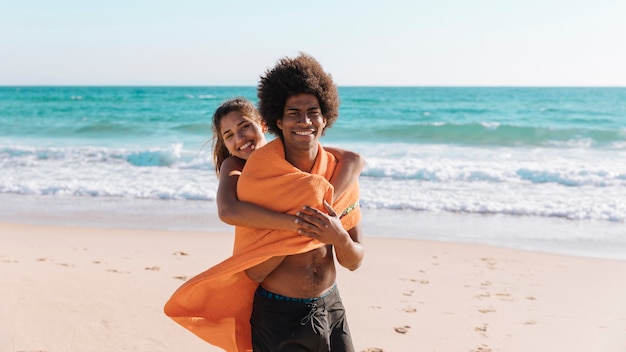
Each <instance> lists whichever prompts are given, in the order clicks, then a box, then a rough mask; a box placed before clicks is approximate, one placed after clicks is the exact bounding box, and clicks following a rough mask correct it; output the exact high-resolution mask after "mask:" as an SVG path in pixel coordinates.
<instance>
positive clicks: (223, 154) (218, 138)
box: [213, 97, 263, 176]
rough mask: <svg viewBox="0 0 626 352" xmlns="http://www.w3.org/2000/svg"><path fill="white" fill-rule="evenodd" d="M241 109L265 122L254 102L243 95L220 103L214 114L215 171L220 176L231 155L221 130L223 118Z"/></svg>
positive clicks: (253, 117) (243, 112)
mask: <svg viewBox="0 0 626 352" xmlns="http://www.w3.org/2000/svg"><path fill="white" fill-rule="evenodd" d="M234 111H239V112H241V113H242V114H243V115H245V116H246V117H249V118H250V119H251V120H253V121H255V122H258V123H259V124H260V125H262V124H263V121H262V120H261V115H259V112H258V111H257V109H256V108H255V107H254V104H253V103H252V102H251V101H250V100H248V99H246V98H242V97H237V98H233V99H230V100H227V101H225V102H223V103H222V105H220V106H219V107H218V108H217V110H215V113H214V114H213V163H214V164H215V172H216V173H217V175H218V176H219V174H220V168H221V167H222V163H223V162H224V160H226V158H228V157H229V156H230V152H229V151H228V149H227V148H226V145H225V144H224V137H223V136H222V133H221V132H220V130H221V126H222V118H224V116H226V115H228V114H230V113H231V112H234Z"/></svg>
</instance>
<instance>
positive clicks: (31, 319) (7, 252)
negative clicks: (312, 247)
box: [0, 222, 626, 352]
mask: <svg viewBox="0 0 626 352" xmlns="http://www.w3.org/2000/svg"><path fill="white" fill-rule="evenodd" d="M231 245H232V234H231V233H227V232H197V231H156V230H149V231H148V230H137V229H129V230H126V229H104V228H90V227H64V226H51V225H23V224H12V223H6V222H5V223H0V287H2V289H1V290H0V300H1V301H2V305H0V317H1V318H0V351H7V352H33V351H45V352H57V351H64V352H72V351H81V352H86V351H97V352H105V351H107V352H108V351H150V352H154V351H219V349H217V348H214V347H213V346H210V345H208V344H206V343H204V342H203V341H201V340H200V339H198V338H197V337H195V336H194V335H192V334H191V333H189V332H187V331H186V330H184V329H182V328H181V327H179V326H178V325H177V324H176V323H174V322H173V321H171V320H170V319H169V318H167V317H166V316H165V315H164V314H163V313H162V307H163V304H164V303H165V301H166V300H167V299H168V298H169V296H170V295H171V293H172V292H173V291H174V290H175V289H176V288H177V287H178V286H179V285H180V284H182V283H183V282H184V280H186V279H187V278H190V277H191V276H193V275H195V274H197V273H199V272H200V271H202V270H204V269H206V268H208V267H210V266H212V265H213V264H216V263H218V262H219V261H221V260H222V259H224V258H225V257H226V256H227V255H228V253H229V252H230V250H231ZM365 246H366V260H365V262H364V264H363V266H362V267H361V268H360V269H359V270H357V271H356V272H348V271H347V270H340V271H339V278H338V282H339V287H340V290H341V293H342V296H343V299H344V304H345V305H346V309H347V312H348V319H349V322H350V326H351V330H352V333H353V336H354V341H355V347H356V349H357V350H358V351H368V350H369V351H379V350H382V351H442V352H448V351H450V352H456V351H467V352H478V351H480V352H486V351H494V352H495V351H506V352H515V351H555V350H559V351H569V352H573V351H580V352H583V351H584V352H587V351H603V352H613V351H614V352H622V351H624V350H626V303H625V301H624V297H626V281H624V278H625V277H626V261H620V260H604V259H592V258H582V257H575V256H562V255H554V254H543V253H534V252H530V251H523V250H514V249H507V248H498V247H491V246H484V245H473V244H460V243H452V242H438V241H425V240H408V239H390V238H366V240H365Z"/></svg>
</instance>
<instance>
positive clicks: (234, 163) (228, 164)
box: [220, 156, 246, 174]
mask: <svg viewBox="0 0 626 352" xmlns="http://www.w3.org/2000/svg"><path fill="white" fill-rule="evenodd" d="M245 164H246V161H245V160H243V159H241V158H238V157H236V156H229V157H228V158H226V159H224V162H223V163H222V166H221V167H220V174H221V173H229V172H231V171H241V170H242V169H243V166H244V165H245Z"/></svg>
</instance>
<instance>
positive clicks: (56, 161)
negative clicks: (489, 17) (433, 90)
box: [0, 143, 626, 222]
mask: <svg viewBox="0 0 626 352" xmlns="http://www.w3.org/2000/svg"><path fill="white" fill-rule="evenodd" d="M342 147H345V148H347V149H353V150H356V151H358V152H360V153H361V154H362V155H363V156H364V157H365V158H366V160H367V165H366V167H365V169H364V170H363V173H362V176H361V201H362V206H363V207H364V208H372V209H410V210H414V211H427V212H435V213H437V212H450V213H476V214H508V215H518V216H536V217H559V218H565V219H572V220H585V221H586V220H590V221H610V222H626V164H624V163H616V162H615V160H614V157H615V153H614V152H609V151H603V150H591V149H585V148H580V149H571V148H564V149H558V148H550V149H547V148H534V149H522V148H468V147H455V146H450V145H429V146H418V147H416V146H415V145H404V144H397V145H393V144H391V145H390V144H385V145H373V144H363V145H344V146H342ZM0 167H1V168H2V170H3V172H2V173H1V174H0V193H11V194H33V195H63V196H68V195H69V196H90V197H122V198H137V199H188V200H214V199H215V191H216V188H217V178H216V176H215V173H214V171H213V170H214V166H213V163H212V161H211V155H210V151H209V150H206V151H205V152H203V153H199V152H198V151H197V150H188V149H185V148H184V146H183V144H181V143H174V144H171V145H169V146H167V147H164V148H144V149H112V148H104V147H90V146H88V147H78V146H74V147H66V148H63V147H57V148H35V147H15V146H14V147H9V146H7V147H4V148H2V147H0Z"/></svg>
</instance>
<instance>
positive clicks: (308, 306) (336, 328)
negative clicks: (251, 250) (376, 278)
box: [250, 286, 354, 352]
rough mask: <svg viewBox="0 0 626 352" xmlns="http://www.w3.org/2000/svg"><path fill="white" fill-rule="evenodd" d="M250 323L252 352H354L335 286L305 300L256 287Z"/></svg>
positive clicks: (343, 310)
mask: <svg viewBox="0 0 626 352" xmlns="http://www.w3.org/2000/svg"><path fill="white" fill-rule="evenodd" d="M250 323H251V325H252V349H253V350H254V352H296V351H297V352H305V351H306V352H331V351H333V352H336V351H341V352H344V351H345V352H354V346H353V345H352V338H351V337H350V329H349V328H348V322H347V321H346V315H345V309H344V307H343V303H341V297H340V296H339V289H337V287H336V286H335V287H333V288H332V289H331V290H330V291H329V292H328V293H326V294H325V295H324V296H322V297H316V298H309V299H300V298H290V297H285V296H282V295H278V294H275V293H272V292H269V291H267V290H265V289H263V288H262V287H261V286H259V288H258V289H257V291H256V293H255V295H254V305H253V309H252V317H251V318H250Z"/></svg>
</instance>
